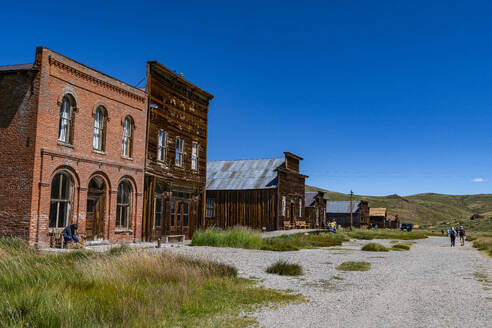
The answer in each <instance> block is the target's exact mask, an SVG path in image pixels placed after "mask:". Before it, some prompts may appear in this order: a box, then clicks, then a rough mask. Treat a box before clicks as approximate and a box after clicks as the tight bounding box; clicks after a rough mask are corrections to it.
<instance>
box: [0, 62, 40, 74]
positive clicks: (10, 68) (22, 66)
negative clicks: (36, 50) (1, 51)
mask: <svg viewBox="0 0 492 328" xmlns="http://www.w3.org/2000/svg"><path fill="white" fill-rule="evenodd" d="M32 65H33V64H32V63H31V64H19V65H4V66H0V72H7V71H22V70H29V69H32Z"/></svg>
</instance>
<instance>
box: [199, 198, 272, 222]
mask: <svg viewBox="0 0 492 328" xmlns="http://www.w3.org/2000/svg"><path fill="white" fill-rule="evenodd" d="M209 198H211V199H213V200H214V217H213V218H208V219H207V225H208V226H210V225H215V226H217V227H221V228H232V227H234V226H238V225H240V226H246V227H250V228H252V229H259V230H261V229H262V228H263V227H265V228H266V229H267V230H275V229H276V217H277V190H276V189H258V190H207V199H209Z"/></svg>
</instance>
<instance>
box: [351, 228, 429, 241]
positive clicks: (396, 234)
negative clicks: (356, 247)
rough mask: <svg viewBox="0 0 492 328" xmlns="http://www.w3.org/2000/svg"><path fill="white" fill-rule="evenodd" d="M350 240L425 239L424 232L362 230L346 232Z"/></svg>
mask: <svg viewBox="0 0 492 328" xmlns="http://www.w3.org/2000/svg"><path fill="white" fill-rule="evenodd" d="M347 235H348V236H349V237H350V238H354V239H363V240H372V239H398V240H414V239H424V238H427V232H425V231H411V232H406V231H400V230H383V229H379V230H374V229H372V230H362V229H354V230H353V231H349V232H347Z"/></svg>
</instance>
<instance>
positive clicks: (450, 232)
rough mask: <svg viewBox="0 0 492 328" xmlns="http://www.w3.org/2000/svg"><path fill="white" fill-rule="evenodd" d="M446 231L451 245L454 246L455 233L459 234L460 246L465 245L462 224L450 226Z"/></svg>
mask: <svg viewBox="0 0 492 328" xmlns="http://www.w3.org/2000/svg"><path fill="white" fill-rule="evenodd" d="M446 233H447V234H448V237H449V238H450V240H451V247H454V246H455V244H456V236H457V235H459V238H460V244H461V246H463V245H465V236H466V231H465V228H463V226H459V227H456V228H455V227H451V228H450V229H448V230H447V231H446Z"/></svg>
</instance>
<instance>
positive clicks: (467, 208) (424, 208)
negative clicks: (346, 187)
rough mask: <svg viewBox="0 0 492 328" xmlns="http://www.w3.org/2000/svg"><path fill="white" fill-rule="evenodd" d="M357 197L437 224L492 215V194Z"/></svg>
mask: <svg viewBox="0 0 492 328" xmlns="http://www.w3.org/2000/svg"><path fill="white" fill-rule="evenodd" d="M306 191H324V192H325V198H326V199H328V200H349V199H350V196H349V195H347V194H343V193H339V192H334V191H329V190H325V189H322V188H318V187H313V186H308V185H307V186H306ZM354 200H365V201H367V202H368V203H369V206H370V207H386V208H387V209H388V215H395V214H398V215H399V217H400V218H401V221H408V222H412V223H416V224H421V225H434V224H436V223H438V222H442V221H452V220H456V219H460V220H461V219H469V218H470V217H471V216H472V215H473V214H480V215H482V216H485V217H487V218H488V217H492V194H477V195H445V194H436V193H422V194H416V195H410V196H400V195H397V194H393V195H388V196H363V195H354Z"/></svg>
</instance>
